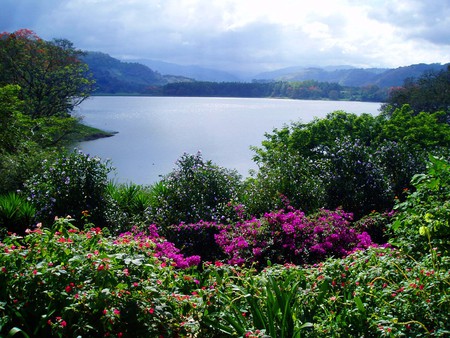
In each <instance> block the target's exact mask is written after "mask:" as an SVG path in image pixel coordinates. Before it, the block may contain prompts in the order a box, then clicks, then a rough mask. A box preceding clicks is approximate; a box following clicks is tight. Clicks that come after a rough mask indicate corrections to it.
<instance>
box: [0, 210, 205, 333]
mask: <svg viewBox="0 0 450 338" xmlns="http://www.w3.org/2000/svg"><path fill="white" fill-rule="evenodd" d="M72 221H73V220H72V219H71V218H64V219H58V220H57V221H56V223H55V224H54V226H53V228H52V230H48V229H45V228H41V227H37V228H36V229H35V230H33V231H31V232H30V233H29V234H28V235H27V236H25V237H24V238H20V237H15V236H11V237H7V238H5V240H4V241H3V243H0V248H1V253H0V269H1V271H0V274H1V278H0V316H1V317H2V320H1V322H0V324H1V325H0V334H1V333H3V331H2V330H6V331H5V332H8V331H9V330H10V329H11V328H12V327H13V326H15V327H18V328H20V329H21V330H23V331H24V332H26V333H27V334H29V335H33V336H51V335H54V336H103V335H112V336H116V337H120V336H122V335H124V336H125V335H128V336H157V334H168V335H169V336H172V334H175V333H183V332H186V330H188V329H185V328H183V327H182V325H181V323H182V322H183V321H187V320H188V319H189V318H185V316H186V314H187V313H188V312H189V311H187V310H185V308H186V306H187V307H188V308H192V309H193V308H195V307H196V306H197V305H199V307H200V305H201V302H202V298H201V297H200V296H198V297H197V296H192V294H190V293H188V294H185V293H184V291H183V290H184V289H185V288H186V285H190V284H192V285H191V287H192V288H193V289H196V288H197V285H198V279H197V278H194V277H192V276H191V275H190V274H189V272H188V270H186V271H183V270H179V269H176V268H188V267H190V266H192V265H196V264H198V263H199V257H184V256H182V255H180V254H179V252H178V250H177V249H176V248H174V247H173V245H171V243H167V242H166V241H165V240H164V239H163V238H161V237H159V236H158V234H157V232H156V231H155V228H154V227H151V228H150V229H149V233H148V234H144V233H139V232H133V233H132V232H130V233H127V234H123V235H121V236H119V237H110V236H108V233H107V232H105V231H106V230H101V229H100V228H96V227H92V228H89V229H87V230H85V231H80V230H78V229H77V228H76V227H74V226H72V225H71V223H72ZM175 269H176V270H175ZM178 295H179V296H178ZM177 297H181V298H183V302H180V301H179V300H178V299H177Z"/></svg>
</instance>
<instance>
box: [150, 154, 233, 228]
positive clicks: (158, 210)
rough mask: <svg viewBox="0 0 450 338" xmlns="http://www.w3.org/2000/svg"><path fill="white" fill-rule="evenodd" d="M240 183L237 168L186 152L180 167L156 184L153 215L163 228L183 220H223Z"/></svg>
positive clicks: (190, 221)
mask: <svg viewBox="0 0 450 338" xmlns="http://www.w3.org/2000/svg"><path fill="white" fill-rule="evenodd" d="M239 186H240V176H239V175H238V173H237V172H236V171H233V170H228V169H225V168H222V167H219V166H217V165H215V164H213V163H212V162H211V161H204V160H203V158H202V156H201V154H200V153H197V154H196V155H189V154H184V155H183V156H182V157H181V158H180V159H179V160H178V161H177V168H175V169H174V170H173V171H172V172H171V173H170V174H168V175H167V176H165V177H164V178H163V179H162V180H161V181H160V182H159V183H158V184H157V185H155V187H154V195H155V196H154V201H153V203H152V208H151V210H150V215H151V217H152V220H153V222H154V223H156V224H158V225H159V226H161V228H162V229H161V230H162V231H165V228H166V227H168V226H170V225H172V224H179V223H181V222H184V223H195V222H199V221H200V220H204V221H221V219H222V216H224V214H225V210H226V209H227V204H228V202H229V201H231V200H233V199H236V198H237V193H238V189H239ZM164 235H168V233H164Z"/></svg>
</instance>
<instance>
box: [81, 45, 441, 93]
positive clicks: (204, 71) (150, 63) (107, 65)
mask: <svg viewBox="0 0 450 338" xmlns="http://www.w3.org/2000/svg"><path fill="white" fill-rule="evenodd" d="M83 61H84V62H86V63H87V64H88V66H89V68H90V70H91V71H92V73H93V76H94V78H95V79H96V82H97V86H98V90H97V93H103V94H120V93H123V94H126V93H136V94H138V93H143V92H146V91H147V90H148V88H150V87H152V86H164V85H167V84H170V83H177V82H195V81H208V82H261V83H264V82H274V81H287V82H291V81H307V80H314V81H318V82H329V83H337V84H339V85H341V86H349V87H365V86H377V87H380V88H389V87H395V86H401V85H402V84H403V83H404V81H405V79H407V78H418V77H420V76H421V75H423V74H424V73H426V72H438V71H440V70H444V69H446V67H447V65H448V64H445V65H441V64H438V63H434V64H417V65H410V66H406V67H399V68H395V69H386V68H355V67H352V66H328V67H302V66H295V67H288V68H283V69H278V70H274V71H270V72H263V73H259V74H256V75H254V76H251V77H243V76H242V75H240V74H231V73H229V72H225V71H221V70H216V69H211V68H206V67H201V66H194V65H192V66H185V65H178V64H173V63H169V62H163V61H155V60H147V59H141V60H133V62H128V61H122V60H119V59H116V58H113V57H111V56H110V55H108V54H105V53H101V52H87V53H86V55H85V56H84V57H83Z"/></svg>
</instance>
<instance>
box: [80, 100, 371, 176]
mask: <svg viewBox="0 0 450 338" xmlns="http://www.w3.org/2000/svg"><path fill="white" fill-rule="evenodd" d="M379 108H380V104H379V103H368V102H344V101H303V100H284V99H283V100H282V99H245V98H198V97H122V96H121V97H117V96H111V97H92V98H90V99H88V100H86V101H85V102H83V103H82V105H81V106H80V107H79V108H78V110H77V113H78V115H81V116H82V117H84V123H85V124H87V125H90V126H94V127H97V128H100V129H104V130H109V131H116V132H118V134H117V135H115V136H113V137H109V138H104V139H99V140H95V141H89V142H82V143H80V144H79V146H78V148H79V149H81V150H82V151H83V152H85V153H88V154H91V155H97V156H99V157H101V158H102V159H110V160H111V161H112V164H113V166H114V167H115V168H116V173H115V176H114V178H115V180H116V181H118V182H134V183H137V184H152V183H155V182H157V181H158V180H160V178H161V176H162V175H166V174H168V173H169V172H170V171H172V169H173V168H175V162H176V160H177V159H178V158H180V156H181V155H183V153H190V154H195V153H197V152H198V151H201V153H202V155H203V159H204V160H211V161H212V162H214V163H216V164H218V165H220V166H223V167H226V168H229V169H237V170H238V171H239V173H241V174H242V175H243V176H244V177H246V176H248V173H249V170H250V169H256V168H257V167H256V164H255V163H254V162H253V161H252V157H253V155H254V153H253V152H252V151H251V150H250V149H249V147H250V146H260V145H261V141H263V140H264V139H265V137H264V134H265V133H266V132H269V133H270V132H272V131H273V129H274V128H281V127H283V126H284V125H286V124H290V123H291V122H297V121H302V122H309V121H311V120H312V119H313V118H314V117H319V118H320V117H324V116H326V114H328V113H330V112H332V111H335V110H344V111H346V112H351V113H356V114H360V113H370V114H377V113H378V109H379Z"/></svg>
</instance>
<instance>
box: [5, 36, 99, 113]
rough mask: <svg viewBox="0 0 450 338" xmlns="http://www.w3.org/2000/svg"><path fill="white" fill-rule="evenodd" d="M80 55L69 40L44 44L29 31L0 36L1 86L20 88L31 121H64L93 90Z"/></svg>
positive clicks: (55, 40)
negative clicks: (62, 119) (58, 119)
mask: <svg viewBox="0 0 450 338" xmlns="http://www.w3.org/2000/svg"><path fill="white" fill-rule="evenodd" d="M82 54H83V53H82V52H81V51H80V50H77V49H75V48H74V46H73V44H72V43H71V42H70V41H68V40H65V39H54V40H53V41H51V42H48V41H44V40H42V39H41V38H39V37H38V36H37V35H36V34H35V33H34V32H33V31H31V30H27V29H21V30H18V31H16V32H14V33H1V34H0V86H4V85H7V84H16V85H19V86H20V87H21V92H20V98H21V99H22V100H23V101H24V110H23V112H24V113H25V114H27V115H29V116H30V117H32V118H39V117H51V116H62V117H67V116H69V114H70V113H71V112H72V110H73V109H74V108H75V107H76V106H78V105H79V104H80V103H81V102H83V101H84V100H85V99H86V98H87V97H89V95H90V94H91V92H92V91H93V89H94V81H93V79H92V77H91V75H90V74H89V73H88V67H87V65H86V64H85V63H83V62H81V61H80V60H79V58H80V56H81V55H82Z"/></svg>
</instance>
